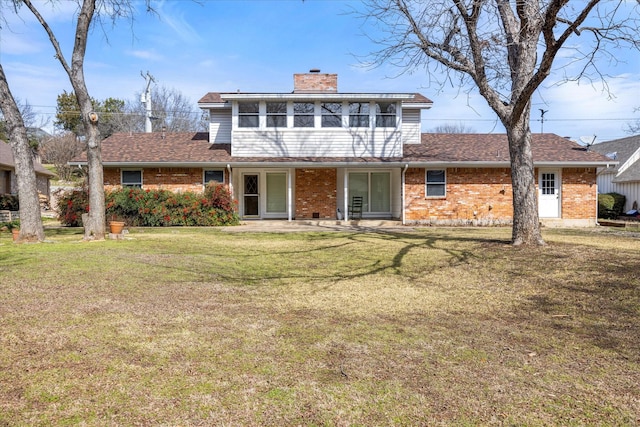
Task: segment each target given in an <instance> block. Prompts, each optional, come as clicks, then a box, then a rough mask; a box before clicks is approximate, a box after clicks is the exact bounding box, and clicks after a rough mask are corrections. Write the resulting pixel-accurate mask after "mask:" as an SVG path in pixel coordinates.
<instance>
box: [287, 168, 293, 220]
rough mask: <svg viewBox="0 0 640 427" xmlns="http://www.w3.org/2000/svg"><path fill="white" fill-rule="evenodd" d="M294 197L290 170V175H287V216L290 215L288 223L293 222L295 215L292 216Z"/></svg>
mask: <svg viewBox="0 0 640 427" xmlns="http://www.w3.org/2000/svg"><path fill="white" fill-rule="evenodd" d="M291 195H292V189H291V169H289V173H287V200H288V203H287V215H288V221H289V222H291V221H292V220H293V215H292V210H293V207H292V204H293V200H292V198H291Z"/></svg>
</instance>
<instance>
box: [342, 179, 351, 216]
mask: <svg viewBox="0 0 640 427" xmlns="http://www.w3.org/2000/svg"><path fill="white" fill-rule="evenodd" d="M343 181H344V182H343V186H344V204H343V206H342V208H343V209H344V220H345V221H349V220H350V219H351V218H349V172H348V170H347V169H345V170H344V178H343Z"/></svg>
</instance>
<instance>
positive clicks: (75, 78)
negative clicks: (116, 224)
mask: <svg viewBox="0 0 640 427" xmlns="http://www.w3.org/2000/svg"><path fill="white" fill-rule="evenodd" d="M78 1H79V9H78V12H77V20H76V28H75V37H74V45H73V51H72V54H71V62H68V61H67V59H65V55H64V53H63V51H62V48H61V46H60V43H59V42H58V40H57V38H56V35H55V33H54V32H53V29H52V28H51V27H50V26H49V24H48V23H47V21H46V20H45V19H44V17H43V16H42V14H41V13H40V11H39V10H38V7H36V5H35V4H34V3H33V2H32V1H31V0H14V3H15V4H16V5H18V6H19V5H25V6H26V7H27V8H28V9H29V10H30V11H31V13H32V14H33V16H35V17H36V19H37V20H38V22H39V23H40V25H41V26H42V28H43V29H44V30H45V32H46V33H47V36H48V37H49V41H50V42H51V45H52V46H53V48H54V50H55V57H56V59H57V60H58V61H59V62H60V64H61V65H62V68H63V69H64V71H65V72H66V73H67V75H68V77H69V80H70V82H71V86H72V87H73V91H74V92H75V95H76V98H77V101H78V105H79V107H80V114H81V119H82V123H83V124H84V128H85V137H86V145H87V164H88V181H89V214H88V219H87V221H86V222H85V223H84V224H83V225H84V238H85V240H93V239H95V240H102V239H104V236H105V205H104V201H105V199H104V178H103V170H102V155H101V140H100V131H99V127H98V122H99V119H100V118H99V114H98V113H96V112H94V111H93V105H92V102H91V97H90V96H89V91H88V89H87V85H86V82H85V78H84V57H85V53H86V49H87V40H88V37H89V31H90V29H91V28H92V23H93V22H94V18H95V22H100V21H101V20H102V19H103V18H108V19H110V20H112V21H115V20H116V19H118V18H121V17H132V16H133V12H134V6H133V5H132V2H131V1H130V0H109V1H97V0H78ZM146 1H147V6H148V8H147V9H148V10H151V9H150V7H149V4H148V2H149V0H146Z"/></svg>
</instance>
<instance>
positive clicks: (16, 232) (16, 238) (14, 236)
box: [11, 228, 20, 240]
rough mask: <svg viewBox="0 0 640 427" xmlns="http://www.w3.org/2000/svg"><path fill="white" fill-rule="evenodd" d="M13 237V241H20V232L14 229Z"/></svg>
mask: <svg viewBox="0 0 640 427" xmlns="http://www.w3.org/2000/svg"><path fill="white" fill-rule="evenodd" d="M11 236H13V240H18V236H20V230H18V229H17V228H14V229H12V230H11Z"/></svg>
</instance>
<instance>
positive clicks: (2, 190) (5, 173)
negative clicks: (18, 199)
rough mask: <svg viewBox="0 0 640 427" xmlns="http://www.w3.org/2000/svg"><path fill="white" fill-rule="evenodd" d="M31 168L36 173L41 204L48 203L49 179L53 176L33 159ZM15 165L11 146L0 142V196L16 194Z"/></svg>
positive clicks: (49, 193) (49, 194) (49, 192)
mask: <svg viewBox="0 0 640 427" xmlns="http://www.w3.org/2000/svg"><path fill="white" fill-rule="evenodd" d="M33 166H34V169H35V171H36V185H37V188H38V194H39V195H40V201H41V203H48V202H49V200H50V197H51V185H50V182H51V178H52V177H54V176H55V174H53V173H51V172H49V171H48V170H47V169H45V168H44V167H43V166H42V164H40V162H39V161H37V160H36V159H34V161H33ZM17 192H18V185H17V183H16V173H15V163H14V161H13V153H12V152H11V146H10V145H9V144H7V143H6V142H5V141H2V140H0V194H17Z"/></svg>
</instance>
